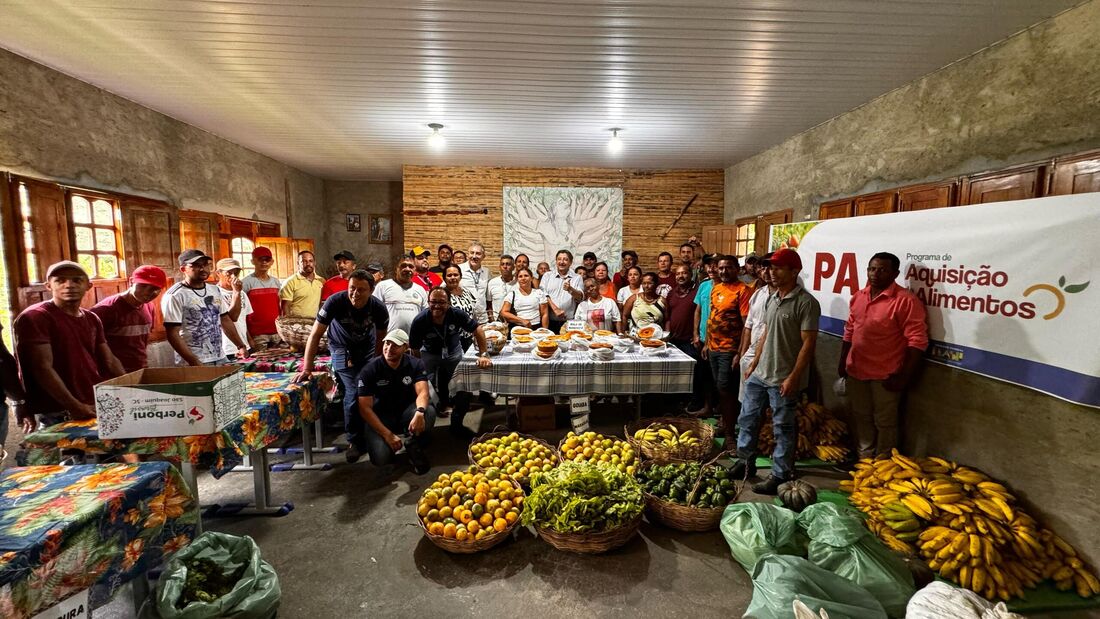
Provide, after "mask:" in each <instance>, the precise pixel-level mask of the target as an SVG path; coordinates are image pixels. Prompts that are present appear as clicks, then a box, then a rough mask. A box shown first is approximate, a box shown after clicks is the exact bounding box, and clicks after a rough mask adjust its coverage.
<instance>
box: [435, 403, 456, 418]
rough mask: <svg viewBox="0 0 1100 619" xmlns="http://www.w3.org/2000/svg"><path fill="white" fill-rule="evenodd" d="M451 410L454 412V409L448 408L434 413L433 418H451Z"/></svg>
mask: <svg viewBox="0 0 1100 619" xmlns="http://www.w3.org/2000/svg"><path fill="white" fill-rule="evenodd" d="M453 410H454V407H452V406H448V407H447V408H445V409H443V410H441V411H439V412H438V413H436V415H435V416H436V417H439V418H440V419H446V418H447V417H450V416H451V411H453Z"/></svg>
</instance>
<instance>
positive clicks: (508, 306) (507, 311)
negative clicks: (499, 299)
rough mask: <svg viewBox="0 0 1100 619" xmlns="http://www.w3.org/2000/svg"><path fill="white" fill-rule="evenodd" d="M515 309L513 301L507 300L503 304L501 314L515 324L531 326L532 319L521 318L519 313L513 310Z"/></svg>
mask: <svg viewBox="0 0 1100 619" xmlns="http://www.w3.org/2000/svg"><path fill="white" fill-rule="evenodd" d="M513 310H514V308H513V307H512V302H511V301H505V302H504V303H503V304H502V305H501V308H500V316H501V317H502V318H504V320H506V321H508V322H509V323H511V324H514V325H519V326H521V327H530V326H531V321H529V320H524V319H522V318H520V317H519V316H518V315H517V314H515V313H514V312H513Z"/></svg>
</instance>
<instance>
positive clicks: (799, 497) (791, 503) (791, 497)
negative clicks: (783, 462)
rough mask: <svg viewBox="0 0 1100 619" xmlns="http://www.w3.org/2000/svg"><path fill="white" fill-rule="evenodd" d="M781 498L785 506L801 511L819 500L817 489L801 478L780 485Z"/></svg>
mask: <svg viewBox="0 0 1100 619" xmlns="http://www.w3.org/2000/svg"><path fill="white" fill-rule="evenodd" d="M779 500H780V501H781V502H782V503H783V507H786V508H787V509H789V510H791V511H794V512H800V511H802V510H803V509H805V508H806V507H809V506H810V505H813V504H814V503H816V502H817V489H816V488H814V487H813V485H812V484H810V483H807V482H804V481H802V480H801V479H794V480H791V481H788V482H786V483H784V484H782V485H780V486H779Z"/></svg>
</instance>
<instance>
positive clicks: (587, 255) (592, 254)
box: [581, 251, 596, 260]
mask: <svg viewBox="0 0 1100 619" xmlns="http://www.w3.org/2000/svg"><path fill="white" fill-rule="evenodd" d="M589 258H591V259H593V260H595V259H596V252H594V251H586V252H584V256H582V257H581V260H588V259H589Z"/></svg>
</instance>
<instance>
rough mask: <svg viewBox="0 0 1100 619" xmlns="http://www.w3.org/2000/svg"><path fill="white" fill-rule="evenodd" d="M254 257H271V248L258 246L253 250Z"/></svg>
mask: <svg viewBox="0 0 1100 619" xmlns="http://www.w3.org/2000/svg"><path fill="white" fill-rule="evenodd" d="M252 257H253V258H271V257H272V255H271V250H270V249H268V248H266V247H257V248H256V249H253V250H252Z"/></svg>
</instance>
